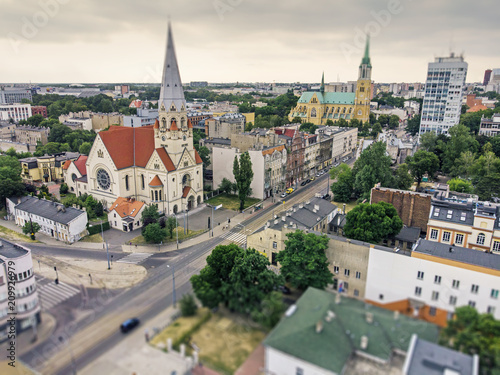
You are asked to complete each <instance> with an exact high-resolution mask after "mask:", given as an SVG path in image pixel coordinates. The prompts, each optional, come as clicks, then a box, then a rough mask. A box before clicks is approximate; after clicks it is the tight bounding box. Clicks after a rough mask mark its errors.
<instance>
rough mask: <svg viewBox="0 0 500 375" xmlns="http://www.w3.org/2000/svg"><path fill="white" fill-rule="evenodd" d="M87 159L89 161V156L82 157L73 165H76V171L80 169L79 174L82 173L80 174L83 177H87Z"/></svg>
mask: <svg viewBox="0 0 500 375" xmlns="http://www.w3.org/2000/svg"><path fill="white" fill-rule="evenodd" d="M87 159H88V156H87V155H80V156H79V157H78V159H76V160H75V161H74V162H73V163H75V167H76V169H78V172H80V174H81V175H82V176H85V175H87V165H86V164H87Z"/></svg>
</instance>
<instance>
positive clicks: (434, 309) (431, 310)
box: [429, 307, 436, 316]
mask: <svg viewBox="0 0 500 375" xmlns="http://www.w3.org/2000/svg"><path fill="white" fill-rule="evenodd" d="M429 315H430V316H436V308H435V307H431V308H429Z"/></svg>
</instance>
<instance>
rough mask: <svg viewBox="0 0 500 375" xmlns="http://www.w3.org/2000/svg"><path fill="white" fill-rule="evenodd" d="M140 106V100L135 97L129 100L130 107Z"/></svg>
mask: <svg viewBox="0 0 500 375" xmlns="http://www.w3.org/2000/svg"><path fill="white" fill-rule="evenodd" d="M141 106H142V100H139V99H136V100H132V101H131V102H130V105H129V107H130V108H140V107H141Z"/></svg>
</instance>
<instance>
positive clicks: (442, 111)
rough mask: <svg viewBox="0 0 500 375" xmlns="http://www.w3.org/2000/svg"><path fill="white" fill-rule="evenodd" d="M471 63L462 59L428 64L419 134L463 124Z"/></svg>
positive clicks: (453, 55) (445, 130)
mask: <svg viewBox="0 0 500 375" xmlns="http://www.w3.org/2000/svg"><path fill="white" fill-rule="evenodd" d="M467 67H468V64H467V63H466V62H465V61H464V58H463V56H455V54H453V53H451V54H450V56H449V57H436V59H435V61H434V62H431V63H429V67H428V71H427V81H426V83H425V94H424V102H423V107H422V118H421V120H420V134H422V133H426V132H430V131H433V132H436V133H437V134H441V133H442V134H448V130H449V129H450V128H451V127H452V126H454V125H457V124H458V122H459V121H460V113H461V109H462V96H463V88H464V85H465V78H466V77H467Z"/></svg>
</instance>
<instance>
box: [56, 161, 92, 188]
mask: <svg viewBox="0 0 500 375" xmlns="http://www.w3.org/2000/svg"><path fill="white" fill-rule="evenodd" d="M87 159H88V157H87V156H86V155H80V156H79V157H78V159H76V160H66V162H65V163H64V165H63V167H62V169H63V176H64V182H66V184H67V185H68V187H69V190H70V191H71V192H72V193H76V190H77V180H78V179H81V178H82V177H84V176H87V165H86V164H87ZM80 193H81V194H77V195H82V194H84V193H85V192H81V191H80Z"/></svg>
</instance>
